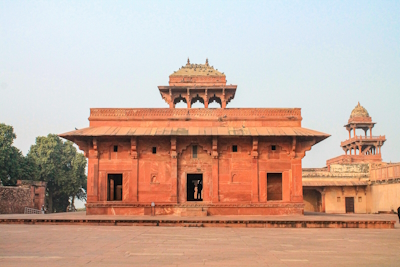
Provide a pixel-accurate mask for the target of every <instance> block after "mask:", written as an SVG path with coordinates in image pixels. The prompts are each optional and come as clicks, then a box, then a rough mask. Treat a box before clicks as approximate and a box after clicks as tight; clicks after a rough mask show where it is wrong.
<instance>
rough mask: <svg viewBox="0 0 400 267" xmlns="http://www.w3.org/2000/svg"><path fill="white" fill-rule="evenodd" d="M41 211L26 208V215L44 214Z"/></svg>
mask: <svg viewBox="0 0 400 267" xmlns="http://www.w3.org/2000/svg"><path fill="white" fill-rule="evenodd" d="M42 213H43V212H42V211H41V210H37V209H32V208H28V207H25V210H24V214H42Z"/></svg>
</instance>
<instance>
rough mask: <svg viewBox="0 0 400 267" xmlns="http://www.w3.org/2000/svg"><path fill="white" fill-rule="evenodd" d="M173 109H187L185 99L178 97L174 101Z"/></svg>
mask: <svg viewBox="0 0 400 267" xmlns="http://www.w3.org/2000/svg"><path fill="white" fill-rule="evenodd" d="M174 107H175V108H187V102H186V98H184V97H182V96H181V95H179V96H178V97H177V98H175V99H174Z"/></svg>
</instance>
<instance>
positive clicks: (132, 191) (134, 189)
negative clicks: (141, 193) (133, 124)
mask: <svg viewBox="0 0 400 267" xmlns="http://www.w3.org/2000/svg"><path fill="white" fill-rule="evenodd" d="M137 139H138V138H137V137H136V136H132V137H131V158H132V170H131V174H130V177H129V184H128V188H129V196H128V199H129V200H130V201H132V202H137V201H138V172H139V170H138V165H139V162H138V161H139V159H138V158H139V155H138V152H137V141H138V140H137ZM127 178H128V177H127Z"/></svg>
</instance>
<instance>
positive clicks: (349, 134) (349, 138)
mask: <svg viewBox="0 0 400 267" xmlns="http://www.w3.org/2000/svg"><path fill="white" fill-rule="evenodd" d="M349 139H351V130H349Z"/></svg>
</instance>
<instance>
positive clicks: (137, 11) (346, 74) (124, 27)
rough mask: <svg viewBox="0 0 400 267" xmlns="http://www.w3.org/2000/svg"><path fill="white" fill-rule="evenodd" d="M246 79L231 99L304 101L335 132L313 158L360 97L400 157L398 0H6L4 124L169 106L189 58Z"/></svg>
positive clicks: (316, 125) (22, 142) (310, 120)
mask: <svg viewBox="0 0 400 267" xmlns="http://www.w3.org/2000/svg"><path fill="white" fill-rule="evenodd" d="M188 56H189V57H190V59H191V62H193V63H204V62H205V59H206V57H208V58H209V61H210V64H211V65H213V66H214V67H215V68H218V69H219V70H220V71H223V72H225V74H226V75H227V80H228V83H229V84H230V83H232V84H237V85H238V90H237V93H236V97H235V99H234V100H233V101H232V102H231V103H230V104H229V106H228V107H300V108H302V116H303V122H302V125H303V127H306V128H311V129H314V130H318V131H322V132H326V133H329V134H331V135H332V136H331V137H330V138H328V139H327V140H325V141H323V142H321V143H320V144H318V145H316V146H315V147H314V148H313V149H312V150H311V151H310V152H307V155H306V158H305V159H304V161H303V166H304V167H322V166H325V161H326V160H327V159H329V158H331V157H335V156H338V155H341V154H343V151H342V150H341V148H340V147H339V145H340V141H342V140H345V139H346V138H347V137H348V133H347V132H346V130H345V129H344V128H343V125H344V124H345V123H346V122H347V120H348V118H349V115H350V112H351V110H352V109H353V108H354V107H355V106H356V104H357V102H358V101H360V103H361V105H363V106H364V107H365V108H367V110H368V111H369V113H370V115H371V116H372V119H373V121H375V122H377V125H376V127H375V129H374V130H373V133H374V135H379V134H382V135H383V134H385V135H386V137H387V142H386V143H385V145H384V147H383V149H382V153H383V159H384V160H385V161H393V162H398V161H400V154H399V152H398V151H400V139H399V132H400V123H399V122H400V120H399V117H398V116H399V114H400V94H399V93H400V1H196V2H195V1H142V2H136V1H4V0H3V1H0V101H1V103H0V122H4V123H6V124H10V125H13V126H14V129H15V132H16V134H17V140H16V142H15V145H16V146H17V147H18V148H20V149H21V150H22V151H23V152H24V153H26V152H28V150H29V147H30V145H31V144H33V143H34V142H35V138H36V136H40V135H47V134H48V133H63V132H67V131H70V130H73V129H74V128H75V127H77V128H83V127H87V126H88V121H87V118H88V116H89V108H90V107H115V108H118V107H165V108H166V107H168V105H167V104H166V103H165V102H164V101H163V100H162V99H161V97H160V94H159V92H158V89H157V85H167V84H168V76H169V75H170V74H171V73H173V71H174V70H177V69H178V68H179V67H181V66H182V65H184V64H185V63H186V60H187V57H188Z"/></svg>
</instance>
